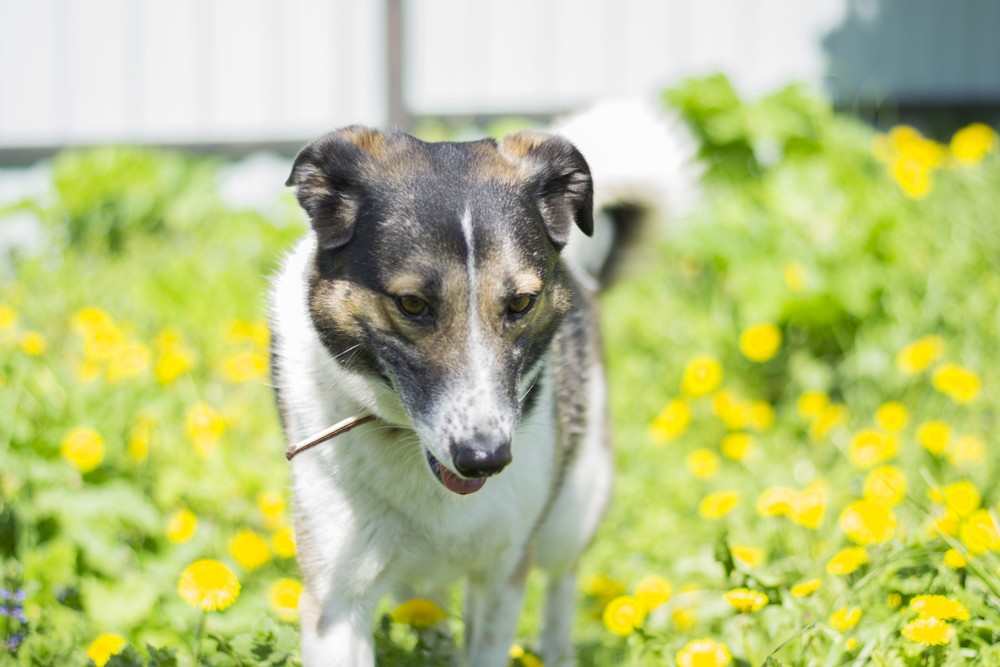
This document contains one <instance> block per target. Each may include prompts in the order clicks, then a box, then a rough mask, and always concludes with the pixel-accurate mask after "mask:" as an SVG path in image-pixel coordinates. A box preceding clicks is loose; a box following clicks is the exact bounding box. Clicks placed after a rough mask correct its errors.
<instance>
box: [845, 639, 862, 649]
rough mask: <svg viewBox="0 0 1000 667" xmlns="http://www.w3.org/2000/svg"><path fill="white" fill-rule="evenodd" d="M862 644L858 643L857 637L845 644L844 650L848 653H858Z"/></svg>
mask: <svg viewBox="0 0 1000 667" xmlns="http://www.w3.org/2000/svg"><path fill="white" fill-rule="evenodd" d="M860 645H861V642H859V641H858V638H857V637H851V638H850V639H848V640H847V641H846V642H844V649H845V650H847V651H856V650H858V646H860Z"/></svg>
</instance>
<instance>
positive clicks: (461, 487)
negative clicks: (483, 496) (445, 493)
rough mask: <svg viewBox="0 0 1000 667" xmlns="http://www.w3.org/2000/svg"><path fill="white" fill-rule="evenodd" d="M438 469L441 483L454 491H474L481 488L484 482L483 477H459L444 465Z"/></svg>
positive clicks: (467, 492) (463, 493) (465, 493)
mask: <svg viewBox="0 0 1000 667" xmlns="http://www.w3.org/2000/svg"><path fill="white" fill-rule="evenodd" d="M438 469H439V470H440V472H441V483H442V484H444V487H445V488H446V489H448V490H449V491H454V492H455V493H461V494H462V495H467V494H469V493H475V492H476V491H478V490H479V489H481V488H483V484H485V483H486V478H485V477H479V478H477V479H465V478H464V477H459V476H458V475H456V474H455V473H453V472H452V471H450V470H448V469H447V468H445V467H444V466H440V468H438Z"/></svg>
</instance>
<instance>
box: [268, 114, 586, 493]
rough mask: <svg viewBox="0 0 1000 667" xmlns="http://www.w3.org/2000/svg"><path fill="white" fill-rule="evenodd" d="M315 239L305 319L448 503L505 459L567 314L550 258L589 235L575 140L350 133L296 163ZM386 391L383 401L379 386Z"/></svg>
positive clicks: (294, 181) (564, 279) (321, 143)
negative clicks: (401, 435) (406, 440)
mask: <svg viewBox="0 0 1000 667" xmlns="http://www.w3.org/2000/svg"><path fill="white" fill-rule="evenodd" d="M288 184H289V185H294V186H296V187H297V194H298V199H299V202H300V203H301V204H302V207H303V208H304V209H305V210H306V212H307V213H308V215H309V218H310V220H311V223H312V227H313V230H314V232H315V235H316V240H317V255H316V262H315V266H314V268H313V273H312V276H311V279H310V291H309V309H310V313H311V316H312V320H313V323H314V325H315V327H316V329H317V331H318V332H319V334H320V337H321V339H322V341H323V344H324V345H325V346H326V348H327V349H328V350H329V352H330V353H331V354H332V355H333V357H334V358H335V359H336V360H337V361H338V363H339V364H341V365H342V366H343V367H344V368H345V369H347V370H348V371H350V372H352V373H354V374H357V375H358V376H360V377H362V378H364V381H365V382H367V383H371V384H374V385H380V386H381V387H383V388H386V387H387V388H390V389H391V390H392V392H391V395H395V396H398V397H399V400H400V401H401V403H402V408H403V410H404V411H405V414H406V415H407V417H408V419H409V420H410V422H411V423H412V425H413V427H414V429H415V430H416V432H417V434H418V435H419V438H420V442H421V444H422V446H423V448H424V451H425V453H426V455H427V459H428V462H429V463H430V470H431V472H432V473H434V475H435V476H436V477H437V479H438V480H439V481H440V482H441V483H442V484H443V485H444V486H445V487H447V488H448V489H450V490H452V491H454V492H456V493H471V492H473V491H476V490H478V489H479V488H480V487H481V486H482V484H483V482H484V481H485V478H486V477H487V476H489V475H492V474H495V473H497V472H499V471H500V470H502V469H503V468H504V467H505V466H506V465H507V464H508V463H510V461H511V456H512V455H511V437H512V435H513V432H514V429H515V427H516V426H517V423H518V421H519V419H520V417H521V412H522V404H523V402H524V398H525V394H526V393H527V391H528V390H529V385H530V384H531V383H532V382H533V380H534V378H535V375H536V374H537V372H538V370H539V362H540V360H541V358H542V356H543V355H544V353H545V351H546V349H547V348H548V345H549V343H550V342H551V340H552V337H553V335H554V334H555V331H556V328H557V327H558V325H559V322H560V321H561V319H562V317H563V316H564V315H565V314H566V313H567V312H568V311H569V309H570V308H571V289H570V284H569V278H568V276H567V275H566V274H565V269H564V268H563V265H562V264H561V263H560V261H559V251H560V250H561V249H562V247H563V246H564V245H565V244H566V242H567V240H568V239H569V235H570V231H571V230H572V227H573V226H574V225H575V226H577V227H579V228H580V229H581V230H583V231H584V232H585V233H587V234H590V233H591V231H592V226H593V210H592V209H593V204H592V186H591V180H590V170H589V168H588V166H587V163H586V161H585V160H584V158H583V156H582V155H581V154H580V153H579V151H577V150H576V149H575V148H574V147H573V146H572V145H571V144H570V143H569V142H568V141H566V140H565V139H562V138H560V137H556V136H551V135H545V134H540V133H530V132H523V133H519V134H515V135H511V136H508V137H506V138H504V139H502V140H500V141H494V140H492V139H486V140H482V141H473V142H465V143H451V142H443V143H425V142H422V141H419V140H418V139H415V138H414V137H411V136H409V135H407V134H404V133H401V132H393V133H391V134H388V135H384V134H382V133H380V132H378V131H376V130H372V129H369V128H364V127H349V128H345V129H342V130H339V131H337V132H333V133H331V134H328V135H326V136H323V137H321V138H320V139H318V140H316V141H315V142H313V143H312V144H310V145H309V146H307V147H306V148H304V149H303V150H302V152H301V153H300V154H299V156H298V157H297V158H296V160H295V164H294V166H293V168H292V174H291V176H290V177H289V179H288ZM384 393H385V394H387V395H389V392H384Z"/></svg>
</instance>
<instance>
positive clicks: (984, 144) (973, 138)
mask: <svg viewBox="0 0 1000 667" xmlns="http://www.w3.org/2000/svg"><path fill="white" fill-rule="evenodd" d="M996 146H997V133H996V130H994V129H993V128H992V127H990V126H989V125H985V124H984V123H973V124H971V125H967V126H966V127H963V128H962V129H960V130H958V131H957V132H955V134H954V135H953V136H952V138H951V143H950V144H949V146H948V148H949V150H950V152H951V157H952V158H953V159H954V160H955V161H956V162H958V163H959V164H963V165H976V164H979V163H980V162H982V160H983V158H984V157H986V155H987V154H988V153H989V152H990V151H992V150H994V149H995V148H996Z"/></svg>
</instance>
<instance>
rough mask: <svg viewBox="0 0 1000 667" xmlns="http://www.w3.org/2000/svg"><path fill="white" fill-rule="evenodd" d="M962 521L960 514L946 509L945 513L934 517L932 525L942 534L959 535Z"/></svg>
mask: <svg viewBox="0 0 1000 667" xmlns="http://www.w3.org/2000/svg"><path fill="white" fill-rule="evenodd" d="M960 523H961V519H959V518H958V515H957V514H955V513H954V512H951V511H949V510H947V509H946V510H945V511H944V513H943V514H939V515H938V516H936V517H934V519H933V521H932V526H931V527H932V529H933V530H934V531H936V532H938V533H940V534H941V535H948V536H949V537H958V529H959V526H960ZM932 536H933V533H932Z"/></svg>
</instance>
